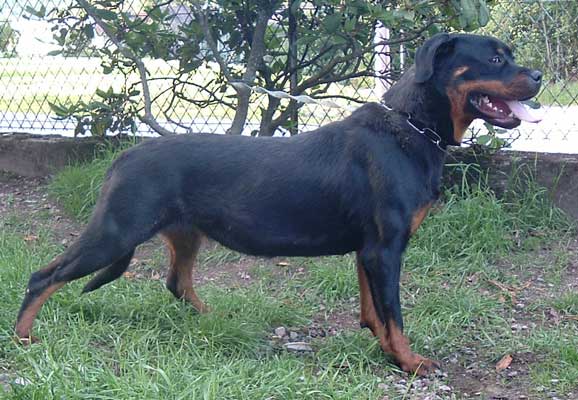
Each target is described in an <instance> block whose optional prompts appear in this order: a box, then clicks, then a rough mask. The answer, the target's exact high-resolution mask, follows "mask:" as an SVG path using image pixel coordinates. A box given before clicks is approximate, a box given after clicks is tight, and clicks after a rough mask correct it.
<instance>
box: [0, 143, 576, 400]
mask: <svg viewBox="0 0 578 400" xmlns="http://www.w3.org/2000/svg"><path fill="white" fill-rule="evenodd" d="M115 156H116V151H112V150H110V149H106V150H105V151H103V153H102V157H101V158H100V159H99V160H96V161H95V162H93V163H90V164H87V165H83V166H74V167H70V168H68V169H67V170H65V171H64V172H63V173H62V174H60V175H58V176H57V177H56V178H55V180H54V182H53V183H52V184H51V185H50V189H49V190H50V193H51V194H52V196H54V197H55V198H56V199H57V200H58V201H59V202H60V203H61V204H62V205H63V206H64V207H65V208H66V209H67V210H68V211H69V212H70V213H71V214H72V215H74V216H75V217H77V218H80V219H83V220H85V219H86V217H87V216H88V215H89V213H90V210H91V208H92V206H93V204H94V199H95V196H96V194H97V192H98V188H99V184H100V177H102V176H103V174H104V171H105V169H106V167H107V166H108V165H109V164H110V160H111V159H112V158H114V157H115ZM528 179H530V182H531V175H529V174H527V173H524V172H523V171H520V172H519V174H517V177H515V179H512V182H511V185H510V189H509V191H508V192H507V194H506V196H505V197H504V198H502V199H498V198H496V196H495V195H494V194H493V193H492V192H491V191H490V190H488V189H485V188H484V187H483V185H474V186H464V187H462V188H454V189H452V190H449V191H448V192H446V193H445V195H444V202H443V203H442V205H441V206H440V207H439V208H438V209H437V210H434V211H433V213H432V215H431V216H430V218H428V219H427V220H426V222H425V223H424V224H423V226H422V228H421V229H420V230H419V231H418V233H417V234H416V235H415V236H414V237H413V238H412V241H411V244H410V247H409V249H408V251H407V254H406V257H405V266H404V276H403V282H402V302H403V308H404V316H405V321H406V333H407V334H408V335H409V337H410V338H411V340H412V346H413V348H414V349H416V350H417V351H419V352H421V353H424V354H425V355H428V356H431V357H433V358H437V359H442V360H444V359H448V358H451V357H457V358H458V364H457V367H452V366H451V365H449V368H450V372H449V378H447V379H448V382H446V383H449V384H451V385H452V386H454V385H455V386H459V380H460V379H461V378H460V377H461V376H462V373H463V372H464V370H463V369H461V367H460V366H461V365H471V364H473V365H475V368H477V369H481V370H488V371H490V373H492V371H493V370H494V364H495V362H497V360H499V359H500V358H501V357H502V356H503V355H504V354H514V357H515V358H516V354H521V353H527V352H530V353H532V354H535V360H534V361H533V362H532V363H530V365H529V366H528V370H529V375H528V380H529V381H528V382H526V383H524V382H521V383H520V385H521V386H520V389H519V390H520V391H521V392H520V393H526V394H530V395H531V396H535V397H536V398H541V396H542V394H543V393H546V392H551V391H555V392H556V393H557V394H558V396H559V397H562V398H563V397H564V396H565V395H567V394H568V393H570V392H571V391H574V390H577V389H578V388H577V387H576V381H577V380H578V354H577V353H576V348H578V340H577V338H578V326H577V324H576V322H575V321H574V320H572V319H562V322H561V323H560V324H558V325H555V324H550V323H547V320H546V319H545V318H544V315H546V314H547V312H548V310H549V309H550V308H553V309H555V310H557V312H558V313H559V314H560V315H561V316H562V317H565V316H572V315H576V314H577V313H578V312H577V310H578V298H577V297H576V294H575V293H573V292H568V291H563V290H561V288H562V287H563V279H564V278H563V276H564V271H565V270H564V267H563V266H566V265H568V261H569V259H570V257H572V255H571V254H567V250H565V249H564V248H563V247H561V248H559V249H558V250H555V251H549V252H548V253H544V251H543V250H542V249H544V248H551V247H553V246H554V245H555V243H556V242H563V239H564V238H567V237H570V235H572V234H575V231H573V229H574V228H573V226H572V225H571V224H570V223H569V222H568V221H567V219H566V218H565V217H564V215H563V214H561V213H560V212H559V211H557V210H556V209H554V208H552V207H551V205H550V204H549V202H548V195H547V193H546V192H545V191H544V190H542V189H540V188H538V187H536V186H533V185H530V186H526V189H525V190H524V191H520V190H519V189H518V188H519V183H520V182H521V181H525V180H528ZM0 224H2V229H0V249H1V251H0V291H1V292H2V293H3V299H4V301H3V306H4V311H5V312H3V313H1V314H0V343H2V346H1V347H0V366H1V367H0V375H1V374H3V373H4V374H7V375H9V376H10V377H12V378H13V379H12V381H13V380H14V379H16V377H20V378H21V379H24V382H25V383H26V384H24V385H19V384H13V385H12V386H11V391H10V392H9V394H6V396H8V398H11V399H52V398H91V399H117V398H122V399H149V398H150V399H152V398H167V399H181V398H182V399H381V398H383V397H384V396H386V395H387V396H389V398H391V399H401V398H407V399H409V398H412V397H411V395H409V394H408V393H409V388H407V387H406V389H404V390H402V391H401V392H400V390H399V388H398V389H396V388H395V386H394V385H385V386H384V382H389V381H387V378H388V377H391V376H396V375H395V374H396V369H395V367H394V366H392V365H391V364H389V363H388V362H387V360H386V358H384V356H383V354H382V353H381V350H380V349H379V346H378V345H377V343H376V341H375V340H373V338H372V337H371V336H370V334H369V333H368V332H367V331H366V330H364V331H360V330H358V329H351V328H348V326H351V325H352V324H349V325H348V324H344V323H342V320H340V319H335V318H336V317H335V315H336V314H340V315H341V314H345V315H346V316H345V317H341V318H345V319H349V321H351V320H354V319H355V316H354V314H355V310H356V309H357V296H358V287H357V279H356V275H355V260H354V257H353V256H351V255H349V256H345V257H323V258H314V259H292V260H289V265H284V266H278V265H277V264H276V263H277V261H275V260H273V261H267V260H258V261H253V262H254V263H255V266H254V268H255V270H256V271H257V272H258V273H257V274H253V273H252V275H253V276H258V278H257V279H253V280H252V281H251V282H249V283H248V284H246V285H244V286H243V285H241V286H238V285H234V287H227V286H220V285H218V284H208V285H204V286H202V287H200V289H199V292H200V296H201V298H203V299H205V300H206V301H207V302H208V303H209V304H210V305H211V306H212V308H213V309H214V311H213V312H212V313H210V314H206V315H198V314H195V313H194V312H192V310H191V308H190V307H188V306H187V305H185V304H182V303H180V302H175V301H174V300H173V298H172V296H171V295H170V294H169V293H168V292H167V291H166V290H164V288H163V283H162V282H160V281H158V280H154V279H153V280H147V279H135V278H132V279H121V280H118V281H115V282H113V283H112V284H110V285H108V286H105V287H103V288H102V289H100V290H99V291H97V292H95V293H92V294H89V295H84V296H78V293H79V291H80V288H81V287H82V284H83V283H84V282H74V283H72V284H70V285H68V286H67V287H66V288H65V289H63V290H61V291H60V292H58V293H57V294H56V295H54V296H53V297H52V298H51V300H50V301H49V302H48V303H47V304H46V306H45V307H44V308H43V310H42V313H41V315H40V317H39V318H38V320H37V325H36V333H37V334H39V336H40V337H41V339H43V341H42V342H41V343H40V344H38V345H35V346H31V347H27V348H23V347H20V346H17V345H15V344H13V343H12V342H11V340H10V337H11V335H12V327H13V323H14V317H15V315H16V313H17V310H18V307H19V302H20V300H21V296H22V293H23V290H24V287H25V283H26V281H27V279H28V276H29V274H30V272H31V271H32V270H35V269H37V268H39V267H40V266H42V265H44V264H46V263H47V262H48V261H49V260H50V259H51V258H52V257H53V256H54V255H56V254H58V253H59V251H60V250H61V248H60V245H59V244H57V243H54V242H53V240H52V239H51V235H50V232H49V231H42V230H41V231H40V232H38V230H37V229H36V228H33V225H32V224H29V223H28V222H27V221H26V220H22V219H21V218H16V217H14V216H12V217H10V216H2V217H0ZM32 229H34V234H35V236H38V239H37V240H34V241H27V240H25V238H26V237H28V235H29V234H30V233H31V230H32ZM556 252H558V253H556ZM553 256H555V258H556V260H557V261H556V262H551V261H552V257H553ZM200 259H201V263H202V264H203V266H202V267H201V268H202V269H203V270H211V269H213V268H216V269H218V268H223V267H225V266H226V265H227V264H228V263H235V262H238V261H240V260H245V262H246V259H244V258H243V256H241V255H239V254H237V253H235V252H231V251H229V250H226V249H223V248H222V247H218V246H217V247H215V248H212V247H211V248H208V249H206V250H205V251H204V252H203V253H202V255H201V257H200ZM155 260H156V258H155ZM156 262H157V261H155V263H156ZM160 267H161V265H160V263H159V265H155V266H153V268H160ZM536 272H539V273H540V274H541V275H543V276H544V279H546V283H548V284H551V285H552V286H553V288H552V289H551V292H550V293H549V296H544V295H543V294H540V296H535V297H532V296H529V297H528V298H525V299H524V301H525V302H527V303H528V304H527V306H526V308H527V309H528V310H531V314H528V315H527V316H526V317H525V318H532V322H535V323H536V328H535V329H530V330H528V331H527V332H525V333H516V332H513V331H512V329H511V323H512V322H511V321H512V319H519V318H520V315H519V313H518V311H517V309H516V306H515V304H514V303H513V302H512V301H511V299H510V298H506V300H503V299H501V297H502V295H503V293H502V292H501V291H500V290H499V289H498V288H496V287H495V286H494V285H492V284H491V283H490V281H497V282H502V283H504V284H509V285H514V286H515V285H520V284H521V283H522V282H523V281H524V280H525V279H526V278H527V277H528V276H531V275H532V274H534V273H536ZM524 274H525V275H524ZM558 288H560V290H558ZM312 323H313V324H321V325H322V326H326V327H328V326H332V327H337V329H338V331H339V334H338V335H337V336H331V337H325V338H318V339H312V346H313V347H314V349H315V350H316V352H315V353H313V354H308V355H297V354H293V353H288V352H286V351H284V350H283V349H282V347H281V346H280V345H279V344H278V343H276V342H274V341H272V340H271V334H272V331H273V329H274V328H275V327H277V326H286V327H296V328H299V329H301V328H306V327H308V326H310V325H311V324H312ZM468 352H469V353H468ZM472 352H473V354H475V355H476V356H475V357H473V358H472V356H471V355H468V354H472ZM446 366H448V365H447V363H446ZM452 368H453V370H452ZM442 379H443V378H442ZM410 380H411V379H410ZM410 380H409V381H410ZM442 383H443V382H442ZM405 385H406V386H407V383H406V384H405ZM0 389H1V386H0ZM432 390H433V389H432ZM1 393H2V392H1V391H0V397H1V396H2V394H1ZM438 395H440V396H441V397H442V398H448V399H449V398H452V397H451V396H452V395H451V394H448V393H445V394H444V392H443V391H442V392H438ZM404 396H405V397H404ZM453 398H461V397H459V393H458V397H453ZM480 398H483V397H480Z"/></svg>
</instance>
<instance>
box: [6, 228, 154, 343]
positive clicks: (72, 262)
mask: <svg viewBox="0 0 578 400" xmlns="http://www.w3.org/2000/svg"><path fill="white" fill-rule="evenodd" d="M128 237H130V234H129V233H127V232H125V230H123V229H122V228H119V227H118V225H114V224H111V221H110V218H109V219H105V221H104V222H100V223H91V225H89V227H88V228H87V230H86V231H85V232H84V233H83V234H82V235H81V236H80V237H79V238H78V240H77V241H76V242H75V243H73V244H72V245H71V246H70V247H69V248H68V249H67V250H66V251H65V252H64V253H63V254H62V255H60V256H58V257H57V258H55V259H54V260H53V261H52V262H51V263H50V264H49V265H48V266H47V267H46V268H44V269H41V270H39V271H37V272H34V273H33V274H32V275H31V276H30V280H29V282H28V287H27V289H26V294H25V296H24V300H23V302H22V306H21V307H20V312H19V314H18V319H17V321H16V327H15V332H16V335H17V336H18V337H19V338H20V339H21V341H22V342H23V343H27V342H29V341H31V340H32V337H31V331H32V326H33V324H34V319H35V318H36V315H37V314H38V312H39V311H40V308H41V307H42V305H43V304H44V303H45V302H46V300H48V298H49V297H50V296H51V295H52V294H53V293H54V292H56V291H57V290H58V289H60V288H61V287H62V286H64V285H65V284H66V283H67V282H70V281H73V280H75V279H78V278H82V277H83V276H86V275H89V274H91V273H93V272H96V271H98V270H99V269H102V268H105V267H108V266H111V267H112V269H111V270H110V271H109V272H108V273H105V275H103V276H101V278H98V277H97V278H95V279H98V283H100V284H104V283H105V282H106V281H107V280H110V279H111V277H112V276H113V275H114V274H112V272H114V273H115V274H117V273H118V272H119V271H120V270H121V269H123V268H124V265H125V264H127V263H128V262H130V258H129V257H128V255H132V252H133V251H134V248H135V247H136V245H137V244H140V242H141V240H140V239H139V242H138V243H137V242H135V241H136V239H135V238H132V241H131V240H130V239H128V240H127V238H128ZM142 241H144V239H143V240H142ZM94 288H96V287H94Z"/></svg>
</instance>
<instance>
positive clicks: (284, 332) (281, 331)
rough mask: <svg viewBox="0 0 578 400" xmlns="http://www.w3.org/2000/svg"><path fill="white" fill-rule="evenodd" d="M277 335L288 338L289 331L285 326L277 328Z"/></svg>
mask: <svg viewBox="0 0 578 400" xmlns="http://www.w3.org/2000/svg"><path fill="white" fill-rule="evenodd" d="M275 335H277V336H279V337H281V338H282V337H284V336H287V329H285V327H284V326H280V327H278V328H275Z"/></svg>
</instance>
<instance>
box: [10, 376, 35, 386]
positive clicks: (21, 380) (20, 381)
mask: <svg viewBox="0 0 578 400" xmlns="http://www.w3.org/2000/svg"><path fill="white" fill-rule="evenodd" d="M31 383H32V382H30V381H29V380H28V379H26V378H22V377H20V376H19V377H17V378H16V379H14V384H15V385H21V386H26V385H30V384H31Z"/></svg>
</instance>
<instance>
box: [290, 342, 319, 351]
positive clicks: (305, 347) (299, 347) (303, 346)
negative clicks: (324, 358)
mask: <svg viewBox="0 0 578 400" xmlns="http://www.w3.org/2000/svg"><path fill="white" fill-rule="evenodd" d="M283 347H285V348H286V349H287V350H288V351H295V352H308V353H310V352H313V348H312V347H311V346H310V345H309V343H306V342H289V343H285V344H284V345H283Z"/></svg>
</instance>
